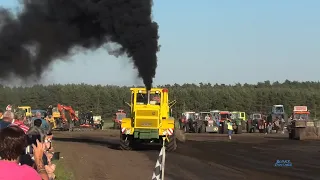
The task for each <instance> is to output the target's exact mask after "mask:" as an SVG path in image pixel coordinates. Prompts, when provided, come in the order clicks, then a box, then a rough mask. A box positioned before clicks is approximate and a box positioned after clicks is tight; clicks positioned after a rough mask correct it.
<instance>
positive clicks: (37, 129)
mask: <svg viewBox="0 0 320 180" xmlns="http://www.w3.org/2000/svg"><path fill="white" fill-rule="evenodd" d="M52 137H53V136H52V133H51V129H50V126H49V122H47V120H46V119H45V118H44V117H41V113H40V112H37V113H36V116H35V117H33V118H27V117H26V115H25V112H24V111H23V110H22V111H20V110H18V111H17V112H12V111H11V109H7V110H6V111H5V112H3V111H0V179H3V180H37V179H39V180H53V179H55V174H54V171H55V168H56V166H55V164H53V163H52V162H51V161H52V158H53V156H54V151H53V147H52V141H51V140H52Z"/></svg>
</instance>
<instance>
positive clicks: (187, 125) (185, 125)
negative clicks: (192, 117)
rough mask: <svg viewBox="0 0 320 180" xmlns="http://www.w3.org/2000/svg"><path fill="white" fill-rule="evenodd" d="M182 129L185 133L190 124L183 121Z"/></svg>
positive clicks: (188, 130)
mask: <svg viewBox="0 0 320 180" xmlns="http://www.w3.org/2000/svg"><path fill="white" fill-rule="evenodd" d="M183 131H184V132H185V133H189V132H190V126H189V123H185V124H184V126H183Z"/></svg>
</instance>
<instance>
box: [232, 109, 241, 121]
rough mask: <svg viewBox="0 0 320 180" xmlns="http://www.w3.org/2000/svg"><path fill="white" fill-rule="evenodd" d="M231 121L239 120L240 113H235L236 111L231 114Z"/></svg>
mask: <svg viewBox="0 0 320 180" xmlns="http://www.w3.org/2000/svg"><path fill="white" fill-rule="evenodd" d="M231 119H232V120H235V119H240V112H237V111H233V112H231Z"/></svg>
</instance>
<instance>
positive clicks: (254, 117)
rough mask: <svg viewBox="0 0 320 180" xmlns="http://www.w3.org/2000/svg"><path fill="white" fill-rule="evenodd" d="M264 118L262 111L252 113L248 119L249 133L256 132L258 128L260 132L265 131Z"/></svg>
mask: <svg viewBox="0 0 320 180" xmlns="http://www.w3.org/2000/svg"><path fill="white" fill-rule="evenodd" d="M264 118H265V116H263V115H262V114H260V113H253V114H250V116H249V119H248V121H247V128H246V129H247V132H248V133H255V132H256V130H259V132H260V133H264V131H265V127H264V123H265V122H264Z"/></svg>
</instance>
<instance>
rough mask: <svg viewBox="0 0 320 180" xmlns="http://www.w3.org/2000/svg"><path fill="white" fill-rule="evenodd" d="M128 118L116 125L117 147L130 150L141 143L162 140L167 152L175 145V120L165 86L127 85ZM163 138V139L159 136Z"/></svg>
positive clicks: (160, 141)
mask: <svg viewBox="0 0 320 180" xmlns="http://www.w3.org/2000/svg"><path fill="white" fill-rule="evenodd" d="M130 91H131V103H126V104H127V105H129V106H130V108H131V117H127V118H123V119H122V122H121V128H120V134H121V136H120V147H121V149H122V150H132V149H134V148H135V147H136V146H137V145H139V144H141V143H159V144H162V143H164V144H165V146H166V150H167V151H174V150H175V149H176V148H177V143H176V138H175V121H174V118H173V117H172V115H171V114H172V111H171V107H172V106H173V105H174V104H175V102H176V101H173V102H169V98H168V89H165V88H164V89H163V88H152V89H151V90H149V91H147V90H146V89H145V88H131V89H130ZM164 137H165V142H163V138H164Z"/></svg>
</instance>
